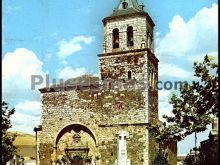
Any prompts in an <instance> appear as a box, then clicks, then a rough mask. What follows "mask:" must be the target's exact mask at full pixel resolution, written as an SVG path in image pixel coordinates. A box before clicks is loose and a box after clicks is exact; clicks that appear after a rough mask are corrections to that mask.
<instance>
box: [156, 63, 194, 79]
mask: <svg viewBox="0 0 220 165" xmlns="http://www.w3.org/2000/svg"><path fill="white" fill-rule="evenodd" d="M159 76H166V77H172V78H180V79H186V78H191V77H192V76H193V73H192V72H190V71H187V70H185V69H183V68H180V67H179V66H177V65H175V64H165V63H161V64H160V65H159Z"/></svg>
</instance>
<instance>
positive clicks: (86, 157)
mask: <svg viewBox="0 0 220 165" xmlns="http://www.w3.org/2000/svg"><path fill="white" fill-rule="evenodd" d="M55 148H56V160H59V161H61V162H62V163H64V164H68V165H87V164H90V163H91V162H95V161H96V160H95V159H96V157H97V155H98V150H97V148H96V138H95V135H94V133H93V132H92V131H91V129H89V128H88V127H86V126H84V125H82V124H71V125H68V126H66V127H64V128H63V129H62V130H61V131H60V132H59V133H58V135H57V138H56V140H55ZM88 162H90V163H88Z"/></svg>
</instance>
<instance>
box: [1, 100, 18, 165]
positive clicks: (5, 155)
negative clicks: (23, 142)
mask: <svg viewBox="0 0 220 165" xmlns="http://www.w3.org/2000/svg"><path fill="white" fill-rule="evenodd" d="M14 112H15V109H14V108H12V109H9V107H8V104H7V103H6V102H2V112H1V113H2V117H1V119H2V120H1V129H2V149H1V152H2V164H3V165H5V164H6V163H7V162H8V161H9V160H10V159H12V158H13V156H14V154H15V153H16V148H15V146H14V145H13V141H14V140H15V136H10V135H8V132H7V131H8V129H9V128H11V127H12V125H11V121H10V117H11V115H13V114H14Z"/></svg>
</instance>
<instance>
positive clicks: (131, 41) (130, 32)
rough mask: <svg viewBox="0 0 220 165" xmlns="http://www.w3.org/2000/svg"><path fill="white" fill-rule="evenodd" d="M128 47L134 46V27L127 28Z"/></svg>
mask: <svg viewBox="0 0 220 165" xmlns="http://www.w3.org/2000/svg"><path fill="white" fill-rule="evenodd" d="M127 46H134V32H133V27H132V26H129V27H128V28H127Z"/></svg>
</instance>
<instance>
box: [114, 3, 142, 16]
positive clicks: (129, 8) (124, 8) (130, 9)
mask: <svg viewBox="0 0 220 165" xmlns="http://www.w3.org/2000/svg"><path fill="white" fill-rule="evenodd" d="M143 7H144V5H139V4H138V2H137V0H120V2H119V4H118V7H117V8H116V9H115V10H114V12H113V14H111V15H110V16H119V15H125V14H132V13H137V12H143Z"/></svg>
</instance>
